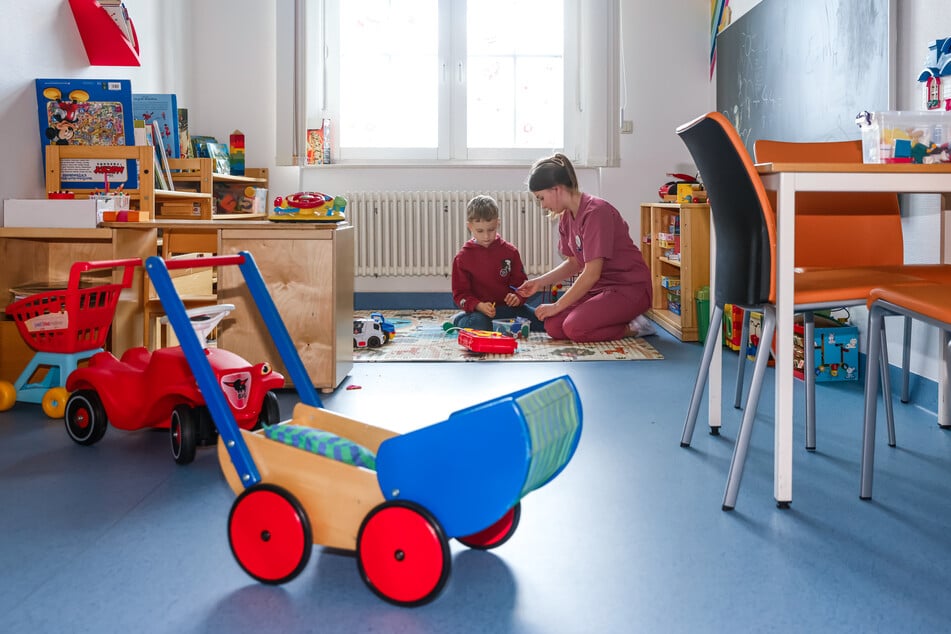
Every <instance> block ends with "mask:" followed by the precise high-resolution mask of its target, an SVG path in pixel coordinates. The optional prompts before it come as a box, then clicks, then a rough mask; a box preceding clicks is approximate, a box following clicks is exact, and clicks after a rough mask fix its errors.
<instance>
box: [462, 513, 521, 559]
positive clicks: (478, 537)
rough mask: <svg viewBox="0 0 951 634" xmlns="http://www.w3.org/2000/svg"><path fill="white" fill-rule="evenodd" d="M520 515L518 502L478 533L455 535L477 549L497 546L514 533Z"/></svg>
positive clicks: (489, 548)
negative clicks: (462, 535)
mask: <svg viewBox="0 0 951 634" xmlns="http://www.w3.org/2000/svg"><path fill="white" fill-rule="evenodd" d="M521 516H522V503H521V502H518V503H517V504H516V505H515V506H513V507H512V508H510V509H509V510H508V511H506V512H505V515H503V516H502V517H501V518H500V519H499V520H498V521H496V522H495V523H494V524H492V525H491V526H489V527H488V528H484V529H482V530H481V531H479V532H478V533H473V534H472V535H466V536H465V537H457V538H456V539H457V540H458V541H459V542H461V543H463V544H465V545H466V546H468V547H469V548H476V549H478V550H491V549H493V548H498V547H499V546H501V545H502V544H504V543H505V542H507V541H508V540H509V537H511V536H512V535H514V534H515V529H516V528H518V520H519V518H521Z"/></svg>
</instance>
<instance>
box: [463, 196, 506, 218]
mask: <svg viewBox="0 0 951 634" xmlns="http://www.w3.org/2000/svg"><path fill="white" fill-rule="evenodd" d="M498 217H499V203H497V202H495V198H492V197H491V196H476V197H475V198H473V199H472V200H470V201H469V204H467V205H466V222H475V221H478V220H483V221H485V220H495V219H496V218H498Z"/></svg>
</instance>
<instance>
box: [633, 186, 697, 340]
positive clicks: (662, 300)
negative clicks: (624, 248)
mask: <svg viewBox="0 0 951 634" xmlns="http://www.w3.org/2000/svg"><path fill="white" fill-rule="evenodd" d="M678 221H679V232H680V260H679V261H678V260H676V259H674V258H668V257H666V256H665V253H666V251H667V250H668V247H664V246H661V245H660V244H658V234H660V233H673V231H672V230H671V228H672V227H675V226H677V224H678ZM641 251H642V252H643V254H644V260H645V261H646V262H647V266H648V268H649V269H650V271H651V279H652V280H653V293H654V299H653V305H652V306H651V310H650V311H649V312H648V317H650V318H651V319H652V320H653V321H654V322H656V323H657V324H658V325H660V326H661V327H662V328H663V329H664V330H666V331H668V332H670V333H671V334H673V335H674V336H676V337H678V338H679V339H680V340H681V341H698V340H699V339H700V330H699V326H698V322H697V306H696V301H695V295H696V292H697V291H698V290H700V289H701V288H703V287H704V286H708V285H709V284H710V206H709V205H707V204H706V203H685V204H680V203H665V202H657V203H642V204H641ZM664 277H679V278H680V314H679V315H678V314H677V313H675V312H673V311H671V310H669V309H668V307H667V289H666V288H664V287H663V285H662V281H663V279H664Z"/></svg>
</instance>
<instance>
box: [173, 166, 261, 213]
mask: <svg viewBox="0 0 951 634" xmlns="http://www.w3.org/2000/svg"><path fill="white" fill-rule="evenodd" d="M168 165H169V168H170V169H171V170H172V179H173V181H174V182H175V190H176V191H178V192H184V191H188V192H198V193H201V194H207V195H208V196H211V198H212V202H211V206H210V207H209V209H208V210H207V212H206V211H205V210H201V213H200V214H198V213H196V212H195V210H194V209H191V208H189V207H188V206H179V207H178V208H175V207H173V206H171V205H166V206H165V208H164V209H162V210H160V211H159V213H158V214H157V217H159V218H166V219H176V218H178V219H187V218H192V219H198V220H211V219H212V218H218V217H222V216H223V217H224V218H226V219H232V218H236V219H250V218H254V217H257V218H263V217H264V216H265V214H266V212H267V201H266V200H265V201H264V209H262V210H261V211H260V212H259V213H256V214H253V215H252V214H247V213H228V212H227V211H225V210H222V209H215V202H214V201H215V200H218V199H219V198H220V197H221V193H222V191H223V190H228V189H237V190H243V189H244V188H246V187H254V188H261V189H267V186H268V170H267V168H266V167H249V168H246V169H245V174H244V176H233V175H230V174H216V173H215V172H214V170H213V169H212V160H211V159H210V158H190V159H169V160H168Z"/></svg>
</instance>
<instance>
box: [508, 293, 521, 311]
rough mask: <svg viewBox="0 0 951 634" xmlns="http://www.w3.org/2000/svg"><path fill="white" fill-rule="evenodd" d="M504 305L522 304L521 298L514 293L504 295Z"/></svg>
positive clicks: (515, 305) (513, 306) (514, 305)
mask: <svg viewBox="0 0 951 634" xmlns="http://www.w3.org/2000/svg"><path fill="white" fill-rule="evenodd" d="M505 305H506V306H511V307H512V308H515V307H517V306H521V305H522V298H521V297H519V296H518V295H516V294H515V293H509V294H508V295H506V296H505Z"/></svg>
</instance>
